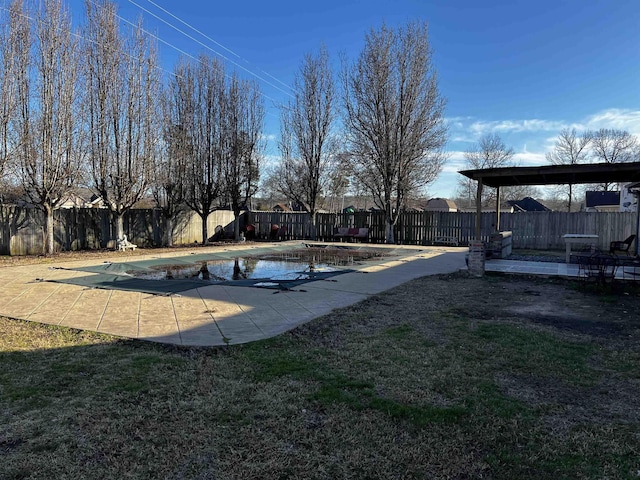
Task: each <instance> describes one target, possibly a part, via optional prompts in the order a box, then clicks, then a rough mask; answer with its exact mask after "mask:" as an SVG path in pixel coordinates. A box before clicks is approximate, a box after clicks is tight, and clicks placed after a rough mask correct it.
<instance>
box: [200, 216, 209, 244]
mask: <svg viewBox="0 0 640 480" xmlns="http://www.w3.org/2000/svg"><path fill="white" fill-rule="evenodd" d="M198 215H200V219H201V220H202V244H203V245H207V244H208V243H209V229H208V228H207V219H208V218H209V214H208V213H207V214H200V213H199V214H198Z"/></svg>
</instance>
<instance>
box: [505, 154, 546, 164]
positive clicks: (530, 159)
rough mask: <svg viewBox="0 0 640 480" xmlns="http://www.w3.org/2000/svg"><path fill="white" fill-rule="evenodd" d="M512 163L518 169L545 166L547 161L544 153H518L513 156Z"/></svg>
mask: <svg viewBox="0 0 640 480" xmlns="http://www.w3.org/2000/svg"><path fill="white" fill-rule="evenodd" d="M513 161H514V163H515V164H516V165H517V166H519V167H531V166H539V165H546V164H547V159H546V156H545V154H544V153H535V152H527V151H524V152H520V153H516V154H515V155H514V156H513Z"/></svg>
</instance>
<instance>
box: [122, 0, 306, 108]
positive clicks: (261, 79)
mask: <svg viewBox="0 0 640 480" xmlns="http://www.w3.org/2000/svg"><path fill="white" fill-rule="evenodd" d="M129 3H132V4H133V5H135V6H136V7H138V8H139V9H140V10H142V11H143V12H146V13H148V14H149V15H151V16H153V17H154V18H156V19H158V20H160V21H161V22H162V23H164V24H165V25H168V26H169V27H171V28H173V29H174V30H176V31H177V32H179V33H181V34H182V35H184V36H185V37H187V38H189V39H190V40H193V41H194V42H196V43H198V44H199V45H201V46H203V47H204V48H206V49H207V50H209V51H211V52H213V53H215V54H216V55H218V56H220V57H221V58H223V59H224V60H226V61H227V62H229V63H231V64H233V65H234V66H236V67H238V68H240V69H241V70H244V71H245V72H247V73H248V74H249V75H252V76H254V77H256V78H257V79H258V80H260V81H262V82H264V83H266V84H267V85H269V86H270V87H273V88H275V89H276V90H278V91H280V92H282V93H284V94H285V95H288V96H290V97H292V96H293V95H292V94H291V93H289V92H287V91H285V90H283V89H282V88H280V87H278V86H277V85H274V84H273V83H271V82H269V81H268V80H266V79H265V78H263V77H261V76H260V75H258V74H257V73H255V72H252V71H251V70H249V69H248V68H246V67H243V66H242V65H240V64H239V63H238V62H236V61H234V60H231V59H230V58H229V57H227V56H225V55H223V54H222V53H220V52H218V51H216V50H214V49H213V48H211V47H210V46H208V45H206V44H205V43H203V42H201V41H200V40H198V39H196V38H195V37H193V36H191V35H189V34H188V33H187V32H185V31H184V30H181V29H180V28H178V27H176V26H175V25H173V24H172V23H170V22H168V21H166V20H165V19H163V18H161V17H160V16H158V15H156V14H155V13H153V12H151V11H149V10H148V9H146V8H144V7H143V6H141V5H139V4H138V3H136V2H134V1H133V0H129ZM158 38H159V37H158ZM225 49H226V47H225ZM226 50H228V49H226ZM232 53H234V52H232ZM234 55H237V54H235V53H234Z"/></svg>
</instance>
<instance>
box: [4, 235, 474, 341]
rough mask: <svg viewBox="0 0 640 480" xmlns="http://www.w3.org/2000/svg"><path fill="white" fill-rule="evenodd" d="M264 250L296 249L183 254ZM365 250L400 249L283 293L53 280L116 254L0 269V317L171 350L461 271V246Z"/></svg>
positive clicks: (253, 331) (236, 337)
mask: <svg viewBox="0 0 640 480" xmlns="http://www.w3.org/2000/svg"><path fill="white" fill-rule="evenodd" d="M270 245H272V247H273V248H274V249H276V250H278V251H285V250H286V249H288V248H295V247H299V246H300V242H281V243H278V244H254V245H246V244H245V245H230V246H225V247H207V248H203V247H200V248H198V249H197V250H196V251H195V252H185V253H184V255H194V254H196V255H201V254H212V253H215V254H216V255H217V254H220V255H222V256H226V257H233V256H235V255H239V254H240V253H247V252H249V253H250V252H251V251H253V250H256V249H264V248H268V247H269V246H270ZM359 246H361V245H359ZM372 247H375V248H382V249H389V250H392V249H398V248H401V251H399V252H400V253H399V255H400V256H398V257H393V258H387V259H384V258H383V259H381V261H378V262H371V263H369V262H364V263H363V264H362V265H358V266H355V267H353V270H355V271H352V272H350V273H344V274H341V275H337V276H335V277H332V278H331V279H329V280H316V281H310V282H308V283H305V284H303V285H300V286H297V287H294V288H292V289H291V290H290V291H287V290H273V289H265V288H255V287H245V286H233V285H229V284H225V285H215V284H214V285H204V286H202V287H199V288H193V289H191V290H187V291H184V292H180V293H176V294H172V295H157V294H150V293H145V292H135V291H124V290H118V289H115V288H114V289H107V288H88V287H86V286H82V285H74V284H66V283H57V282H58V281H64V280H73V279H74V278H80V277H82V276H87V275H91V273H87V272H83V271H78V270H74V269H75V268H81V267H93V266H97V265H99V264H102V263H118V258H122V257H119V256H118V254H117V252H114V256H113V259H112V262H104V261H103V260H96V261H94V262H91V261H79V262H69V263H64V264H61V265H56V264H55V262H53V263H48V264H43V265H30V266H20V267H3V268H1V269H0V298H2V299H3V301H2V302H1V305H0V315H3V316H7V317H13V318H19V319H23V320H29V321H34V322H39V323H47V324H54V325H60V326H66V327H71V328H78V329H83V330H92V331H97V332H101V333H108V334H112V335H116V336H122V337H127V338H136V339H142V340H149V341H154V342H162V343H172V344H178V345H197V346H215V345H226V344H238V343H246V342H251V341H255V340H260V339H264V338H268V337H271V336H275V335H277V334H280V333H282V332H285V331H287V330H290V329H292V328H295V327H296V326H297V325H300V324H302V323H305V322H308V321H310V320H312V319H314V318H317V317H319V316H321V315H325V314H328V313H330V312H331V311H332V310H334V309H336V308H341V307H346V306H349V305H353V304H355V303H357V302H359V301H362V300H364V299H365V298H367V297H368V296H370V295H374V294H377V293H380V292H382V291H384V290H388V289H390V288H393V287H395V286H397V285H400V284H402V283H404V282H407V281H409V280H412V279H414V278H417V277H421V276H424V275H434V274H439V273H446V272H455V271H457V270H460V269H464V267H465V264H464V256H465V253H466V250H467V249H466V248H464V247H460V248H455V247H421V246H402V247H397V246H394V245H388V246H387V245H375V246H373V245H372ZM396 251H398V250H396ZM175 257H178V255H177V254H166V253H163V254H160V255H157V254H154V253H153V251H150V252H149V254H148V255H144V256H142V257H137V258H139V259H141V260H144V259H150V260H152V259H161V258H175ZM122 261H123V262H126V260H125V259H123V260H122ZM350 268H351V267H350ZM54 282H56V283H54Z"/></svg>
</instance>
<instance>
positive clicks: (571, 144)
mask: <svg viewBox="0 0 640 480" xmlns="http://www.w3.org/2000/svg"><path fill="white" fill-rule="evenodd" d="M590 142H591V134H590V133H589V132H584V133H582V134H578V132H576V129H575V128H572V129H571V130H569V129H564V130H562V131H561V132H560V135H559V136H558V139H557V140H556V144H555V146H554V148H553V150H552V151H551V152H547V155H546V157H547V161H548V162H549V163H551V164H553V165H576V164H578V163H585V162H586V161H587V160H588V155H589V150H588V148H589V144H590ZM565 195H566V197H567V202H566V203H567V211H568V212H570V211H571V205H572V203H573V199H574V188H573V185H572V184H569V185H567V188H566V190H565Z"/></svg>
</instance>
